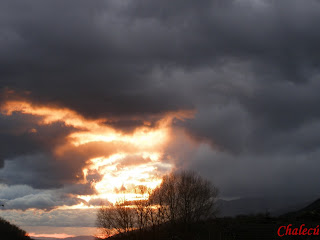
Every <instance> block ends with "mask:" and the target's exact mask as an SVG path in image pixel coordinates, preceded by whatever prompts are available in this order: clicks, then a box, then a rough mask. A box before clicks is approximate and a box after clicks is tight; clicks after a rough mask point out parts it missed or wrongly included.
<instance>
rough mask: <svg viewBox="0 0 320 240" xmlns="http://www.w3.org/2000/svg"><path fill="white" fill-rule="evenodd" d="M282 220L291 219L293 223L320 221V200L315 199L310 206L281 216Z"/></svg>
mask: <svg viewBox="0 0 320 240" xmlns="http://www.w3.org/2000/svg"><path fill="white" fill-rule="evenodd" d="M281 218H284V219H291V220H295V221H301V220H305V221H317V222H319V221H320V199H317V200H316V201H314V202H313V203H311V204H310V205H308V206H306V207H305V208H302V209H301V210H298V211H295V212H290V213H287V214H284V215H282V216H281Z"/></svg>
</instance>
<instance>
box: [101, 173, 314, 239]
mask: <svg viewBox="0 0 320 240" xmlns="http://www.w3.org/2000/svg"><path fill="white" fill-rule="evenodd" d="M142 191H145V189H142ZM217 194H218V191H217V189H216V188H215V187H214V186H213V185H212V184H211V183H209V182H208V181H206V180H204V179H202V178H201V177H200V176H198V175H196V174H194V173H190V172H184V173H180V174H173V175H169V176H165V177H164V179H163V182H162V184H161V185H160V187H159V188H157V189H155V190H154V191H152V192H150V194H149V196H150V197H149V199H148V200H146V201H137V202H126V201H122V202H119V203H117V204H115V205H114V206H111V207H105V208H102V209H100V211H99V213H98V217H97V225H98V227H100V229H102V230H104V233H105V239H110V240H116V239H118V240H174V239H175V240H249V239H250V240H251V239H252V240H274V239H296V240H300V239H303V240H308V239H320V235H317V234H316V235H314V233H317V231H318V232H319V226H318V225H319V224H320V200H318V201H315V202H314V203H312V204H310V205H309V206H307V207H305V208H303V209H301V210H300V211H296V212H292V213H288V214H284V215H282V216H279V217H271V216H270V214H269V213H263V214H258V215H243V216H237V217H233V218H232V217H224V218H217V217H216V216H217V215H216V214H217V209H216V207H217V206H216V199H217ZM290 224H291V225H290ZM288 225H289V227H288ZM300 226H302V227H301V228H302V230H303V229H304V228H307V229H306V230H309V229H310V228H311V229H312V231H310V233H312V234H311V235H308V234H304V235H302V234H300V235H299V234H298V233H297V231H298V229H300ZM280 227H282V228H281V230H280V231H278V230H279V228H280ZM287 228H290V229H291V230H290V233H291V234H288V235H286V234H285V233H286V229H287ZM297 228H298V229H297ZM110 229H112V230H110ZM294 229H296V230H294ZM317 229H318V230H317ZM278 233H280V235H283V236H282V237H280V236H278ZM305 233H306V232H305ZM292 234H295V235H292Z"/></svg>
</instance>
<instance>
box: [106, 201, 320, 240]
mask: <svg viewBox="0 0 320 240" xmlns="http://www.w3.org/2000/svg"><path fill="white" fill-rule="evenodd" d="M319 204H320V200H318V201H316V202H315V203H313V204H311V205H310V206H308V207H306V208H304V209H302V210H300V211H297V212H292V213H288V214H285V215H282V216H280V217H270V216H269V214H267V213H265V214H258V215H249V216H245V215H243V216H237V217H233V218H231V217H225V218H215V219H208V220H206V221H198V222H195V223H193V224H190V225H188V226H187V227H186V226H185V225H184V224H178V223H177V224H171V223H165V224H162V225H161V226H159V228H157V229H156V231H154V230H153V229H152V228H145V229H143V230H142V231H141V230H134V231H131V232H127V233H121V234H117V235H114V236H112V237H109V238H108V240H109V239H110V240H125V239H126V240H169V239H175V240H179V239H180V240H249V239H250V240H251V239H252V240H274V239H285V240H289V239H296V240H308V239H320V235H310V236H308V235H287V236H282V237H279V236H278V229H279V227H281V226H288V225H289V224H292V226H290V228H291V229H292V230H293V229H294V228H300V226H301V225H302V224H305V226H303V227H305V228H308V229H310V228H316V227H317V226H318V225H319V224H320V206H319ZM312 232H313V231H312ZM280 233H281V234H283V233H285V230H283V231H281V232H280Z"/></svg>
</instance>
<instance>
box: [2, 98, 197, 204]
mask: <svg viewBox="0 0 320 240" xmlns="http://www.w3.org/2000/svg"><path fill="white" fill-rule="evenodd" d="M14 112H19V113H22V114H28V115H33V116H38V117H40V120H39V122H38V124H39V125H49V124H52V123H54V122H62V123H64V124H65V125H66V126H70V127H73V128H75V129H76V130H75V131H73V132H72V133H70V134H69V135H68V136H67V143H64V144H62V145H60V146H58V147H57V148H56V149H54V152H55V154H56V156H61V155H63V154H65V153H66V152H67V151H69V150H70V148H72V149H76V151H79V152H81V148H82V147H84V146H88V145H90V146H94V145H95V144H96V145H99V146H102V148H103V147H105V148H106V149H107V148H108V144H113V145H112V146H115V147H116V148H117V152H115V153H114V152H113V153H110V152H108V151H104V150H102V151H100V152H99V154H100V155H98V156H97V155H95V157H92V158H91V157H90V158H88V159H87V161H86V166H85V167H84V168H83V169H82V176H81V177H80V178H81V179H80V180H79V181H80V182H81V183H90V184H91V186H92V188H94V189H95V190H96V194H94V195H78V198H79V199H82V200H84V201H85V202H86V204H85V203H81V204H79V205H75V206H68V207H66V206H63V207H61V208H89V207H93V206H90V200H101V203H102V200H106V201H109V202H111V203H115V202H116V201H119V200H120V199H125V200H135V199H144V198H146V197H147V195H146V194H144V195H143V194H138V193H137V191H136V189H137V186H145V187H147V188H148V189H154V188H156V187H157V186H158V185H159V184H160V183H161V178H162V176H163V175H164V174H166V173H168V172H170V171H172V170H173V168H174V165H173V164H172V162H169V161H167V162H166V161H165V159H164V150H165V148H166V146H167V145H168V144H169V142H170V137H171V124H172V121H173V119H174V118H179V119H184V118H188V117H190V116H192V113H190V112H178V113H170V114H166V115H164V116H163V117H161V118H160V119H159V120H158V121H157V123H156V124H155V126H154V127H149V126H148V125H146V126H141V127H137V128H136V129H135V130H134V131H133V132H130V133H124V132H121V131H119V130H116V129H114V128H112V127H110V126H108V125H106V124H104V123H105V122H106V120H107V119H97V120H88V119H86V118H84V117H82V116H81V115H79V114H78V113H76V112H74V111H72V110H70V109H66V108H57V107H48V106H35V105H32V104H31V103H30V102H26V101H8V102H6V103H5V104H4V105H3V106H2V114H4V115H12V114H13V113H14ZM29 132H30V133H36V132H37V129H30V130H29ZM74 161H75V162H76V161H77V160H76V159H74ZM94 173H98V174H99V175H100V176H101V177H100V178H99V179H95V178H93V177H91V176H92V175H93V174H94ZM104 202H105V201H104Z"/></svg>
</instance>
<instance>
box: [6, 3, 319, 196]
mask: <svg viewBox="0 0 320 240" xmlns="http://www.w3.org/2000/svg"><path fill="white" fill-rule="evenodd" d="M0 5H1V7H0V9H1V10H0V13H1V14H0V16H1V17H0V18H1V22H2V31H1V33H0V87H8V88H10V89H15V90H16V91H17V92H20V93H21V94H22V95H23V93H22V91H25V90H28V91H31V94H30V95H28V98H30V99H32V101H34V102H41V103H54V104H58V105H61V106H66V107H69V108H71V109H74V110H76V111H78V112H79V113H81V114H83V115H85V116H87V117H101V116H106V117H109V118H110V119H111V120H110V122H109V124H110V125H112V126H116V127H117V128H119V129H123V130H128V129H132V128H134V127H135V126H138V125H140V124H143V123H142V120H143V119H145V118H151V119H153V118H152V117H151V115H152V116H153V117H154V116H157V115H159V114H163V113H164V112H168V111H174V110H180V109H195V110H196V111H197V113H196V115H195V118H194V119H191V120H187V121H185V122H177V123H176V125H175V127H176V128H182V129H184V130H185V131H186V132H187V133H188V134H189V135H190V136H191V137H192V138H193V139H196V140H197V141H206V142H207V143H209V144H210V145H211V146H213V148H214V149H215V150H214V151H213V152H210V151H208V152H206V151H205V150H201V149H200V150H201V151H205V152H204V153H203V154H202V155H201V156H202V159H201V160H199V159H197V158H198V155H197V154H195V155H192V154H191V155H185V154H184V153H183V152H184V151H189V150H186V149H184V148H183V146H180V145H179V144H177V145H175V148H174V147H172V148H171V149H169V150H168V154H170V155H175V156H176V157H177V158H178V157H180V158H181V159H180V160H179V161H181V162H187V163H188V164H186V165H187V166H193V168H196V169H198V170H199V171H200V172H205V171H206V170H205V169H215V167H217V162H218V163H219V164H218V165H219V166H220V165H221V166H223V168H222V170H221V171H222V172H219V173H215V171H216V170H215V171H212V175H214V174H216V175H214V176H210V174H209V173H206V174H207V176H209V177H211V178H212V179H213V180H214V181H216V182H218V183H219V185H220V187H221V188H222V190H223V189H225V191H224V192H225V194H226V195H229V196H232V195H237V196H238V195H241V193H243V194H251V195H254V194H257V195H263V194H266V193H267V192H268V194H275V193H279V192H281V191H282V190H283V188H286V187H288V189H289V190H288V191H289V192H294V191H295V190H293V189H291V188H290V187H289V185H290V184H295V185H296V186H297V188H299V190H305V189H306V188H305V187H306V186H307V185H304V184H299V183H300V182H301V181H302V179H303V178H304V177H305V176H306V175H307V176H308V179H310V181H307V182H308V184H309V185H310V187H309V188H308V189H307V190H306V191H309V192H308V193H310V194H311V193H312V192H314V191H315V187H314V186H316V183H317V182H319V181H318V180H320V179H319V177H318V175H317V173H316V172H314V171H312V170H310V171H308V168H303V171H300V172H298V169H300V168H301V166H300V165H299V164H300V162H301V163H304V162H305V163H306V164H311V166H312V169H318V168H319V167H320V164H319V163H318V162H317V161H316V159H317V158H318V156H319V154H318V153H319V147H318V146H319V143H320V132H319V129H320V128H319V126H320V122H319V117H320V111H319V110H318V103H319V102H320V97H319V96H320V95H319V94H318V92H319V89H320V86H319V62H320V49H319V48H320V47H319V44H318V43H319V42H320V31H319V30H318V28H317V23H318V22H319V21H320V3H319V1H316V0H307V1H299V0H293V1H289V0H282V1H263V0H256V1H254V0H251V1H250V0H246V1H223V3H222V2H221V1H209V0H200V1H196V2H195V1H174V2H172V1H150V0H148V1H147V0H135V1H133V0H127V1H121V2H120V1H108V2H106V3H103V2H99V3H97V2H95V3H92V2H90V3H89V2H86V1H77V2H75V1H68V2H64V3H63V4H62V3H60V2H59V3H58V2H53V1H50V2H38V1H37V2H36V1H28V2H24V3H21V2H20V1H10V2H9V1H3V2H2V3H1V4H0ZM137 119H138V120H137ZM0 121H1V123H4V124H8V123H6V119H5V117H1V119H0ZM17 121H19V117H17ZM31 122H32V121H31ZM16 125H20V124H19V123H18V122H17V123H16ZM62 129H63V127H62ZM70 131H72V130H70ZM58 132H59V131H58ZM61 134H62V137H59V138H58V139H63V131H62V133H61ZM0 137H1V141H5V140H2V139H7V140H8V143H10V146H16V145H19V146H24V147H21V149H20V148H17V149H19V151H18V150H16V152H12V149H13V148H12V149H11V148H10V147H6V148H4V149H3V150H2V152H1V158H2V159H6V158H9V157H10V158H13V157H14V158H15V159H16V160H15V161H13V162H12V163H11V164H14V162H15V164H16V167H14V166H13V165H11V166H9V168H10V169H11V170H10V171H8V172H7V173H6V175H3V176H5V178H7V179H11V180H10V181H11V182H12V183H13V184H18V183H19V184H21V183H23V182H25V183H28V184H30V185H32V186H34V187H37V186H35V185H34V183H32V181H29V180H28V178H27V177H26V178H23V179H22V180H21V181H18V180H12V179H13V178H12V177H10V174H11V175H13V173H14V174H18V173H19V171H20V170H19V167H18V166H25V164H26V163H28V160H19V159H27V158H28V157H27V155H31V154H39V153H36V152H30V149H34V148H33V146H30V144H31V143H32V142H28V143H27V144H25V145H24V144H22V143H20V141H23V137H22V136H20V135H19V137H18V138H15V137H13V133H12V132H10V133H7V132H3V131H2V132H1V136H0ZM177 137H178V136H177ZM11 139H12V140H11ZM8 146H9V145H8ZM37 146H38V145H37ZM0 147H1V146H0ZM45 148H46V147H45V146H40V147H38V148H37V149H41V152H43V150H42V149H45ZM190 148H191V147H190ZM8 149H9V150H8ZM195 151H197V150H195ZM45 152H47V151H45ZM22 155H23V156H22ZM225 156H227V157H225ZM183 157H184V158H183ZM226 158H227V160H225V159H226ZM35 159H36V158H35ZM47 159H48V160H47V161H44V160H43V161H42V160H41V163H43V164H44V165H45V166H48V165H50V164H51V162H52V159H51V158H50V156H48V157H47ZM80 159H82V158H80ZM83 159H84V158H83ZM35 161H36V160H35ZM83 161H84V160H83ZM83 161H82V160H80V163H81V162H82V163H83ZM190 162H192V164H189V163H190ZM280 162H281V164H280ZM234 163H237V164H239V165H241V166H242V167H243V169H246V170H248V171H249V172H248V171H240V170H239V171H236V170H237V168H236V166H237V164H234ZM297 163H299V164H297ZM279 164H280V165H281V166H287V167H286V169H282V170H283V172H282V171H278V168H279ZM40 165H41V164H40ZM262 166H266V167H265V168H262ZM79 169H81V164H79V165H78V166H77V169H71V170H70V169H69V170H70V171H72V172H77V171H78V170H79ZM218 169H219V167H218ZM69 170H68V171H69ZM35 172H37V173H38V174H41V171H38V170H36V171H35ZM231 173H232V174H231ZM249 173H250V174H249ZM262 173H265V175H263V174H262ZM293 173H297V174H293ZM18 175H19V174H18ZM274 175H276V176H275V177H274ZM287 175H289V176H290V179H291V181H290V182H288V181H287V180H286V179H285V176H287ZM20 176H22V177H23V176H24V175H23V174H22V173H21V174H20ZM36 176H38V177H39V178H41V176H40V175H36ZM261 176H265V177H263V178H262V177H261ZM271 176H273V177H274V179H276V180H275V181H278V182H280V183H281V184H283V188H282V187H277V186H276V185H275V184H274V183H273V182H272V181H270V178H271ZM294 176H295V177H294ZM0 177H1V176H0ZM257 178H258V179H260V178H261V180H259V181H256V179H257ZM49 179H50V178H49ZM52 179H54V181H52V182H55V181H58V180H57V179H62V180H61V183H63V182H70V181H71V182H72V180H70V179H67V178H64V177H61V176H60V175H55V176H53V177H52ZM241 181H243V185H242V186H241V187H239V186H238V185H237V183H239V182H241ZM43 182H44V183H45V181H43ZM52 182H51V183H52ZM44 186H45V187H50V184H49V183H48V184H47V185H44ZM51 187H52V185H51ZM239 189H241V191H240V190H239ZM290 189H291V190H290Z"/></svg>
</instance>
